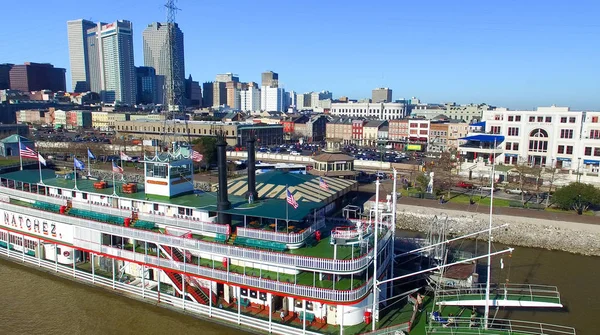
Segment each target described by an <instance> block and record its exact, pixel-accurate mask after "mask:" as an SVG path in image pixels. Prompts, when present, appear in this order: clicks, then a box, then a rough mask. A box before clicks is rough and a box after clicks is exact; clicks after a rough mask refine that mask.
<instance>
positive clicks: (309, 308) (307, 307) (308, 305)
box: [306, 301, 313, 311]
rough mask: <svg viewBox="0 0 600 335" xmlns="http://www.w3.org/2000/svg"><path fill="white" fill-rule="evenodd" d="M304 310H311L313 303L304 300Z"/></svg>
mask: <svg viewBox="0 0 600 335" xmlns="http://www.w3.org/2000/svg"><path fill="white" fill-rule="evenodd" d="M306 310H307V311H312V310H313V303H312V302H308V301H307V302H306Z"/></svg>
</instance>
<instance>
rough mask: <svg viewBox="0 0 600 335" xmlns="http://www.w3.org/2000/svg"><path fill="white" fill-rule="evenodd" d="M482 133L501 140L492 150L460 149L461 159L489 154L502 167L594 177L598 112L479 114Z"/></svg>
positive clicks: (599, 145) (599, 148) (599, 143)
mask: <svg viewBox="0 0 600 335" xmlns="http://www.w3.org/2000/svg"><path fill="white" fill-rule="evenodd" d="M482 121H485V133H488V134H498V135H503V136H505V140H504V143H502V145H501V146H499V147H498V148H496V149H492V148H491V147H489V148H483V147H481V146H474V145H471V144H469V143H467V144H464V145H461V146H460V148H459V150H460V151H461V153H462V154H463V157H465V158H467V159H476V158H477V157H482V156H488V157H489V155H490V154H491V153H492V150H493V151H494V153H495V154H496V160H497V161H498V162H502V163H504V164H516V163H523V162H525V163H528V164H533V165H538V166H545V167H552V166H554V167H556V168H557V169H563V170H570V171H571V172H575V173H576V172H577V171H578V170H579V171H580V172H582V173H585V174H588V173H589V174H592V175H593V174H596V175H597V174H598V166H599V165H600V112H583V111H571V110H569V108H568V107H555V106H552V107H539V108H537V110H535V111H511V110H505V109H503V110H499V109H497V110H489V111H484V112H483V118H482Z"/></svg>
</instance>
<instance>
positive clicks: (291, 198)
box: [286, 190, 298, 209]
mask: <svg viewBox="0 0 600 335" xmlns="http://www.w3.org/2000/svg"><path fill="white" fill-rule="evenodd" d="M286 191H287V203H288V204H290V205H292V207H294V209H296V208H298V203H297V202H296V199H294V195H292V192H290V190H286Z"/></svg>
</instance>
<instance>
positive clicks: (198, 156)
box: [190, 150, 204, 162]
mask: <svg viewBox="0 0 600 335" xmlns="http://www.w3.org/2000/svg"><path fill="white" fill-rule="evenodd" d="M190 158H191V159H192V160H193V161H194V162H201V161H202V159H204V156H202V154H201V153H199V152H198V151H196V150H192V155H191V156H190Z"/></svg>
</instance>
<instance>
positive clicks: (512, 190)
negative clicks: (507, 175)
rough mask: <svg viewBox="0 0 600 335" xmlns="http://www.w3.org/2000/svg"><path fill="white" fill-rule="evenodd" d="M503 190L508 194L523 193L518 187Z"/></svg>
mask: <svg viewBox="0 0 600 335" xmlns="http://www.w3.org/2000/svg"><path fill="white" fill-rule="evenodd" d="M504 192H506V193H508V194H521V193H523V190H522V189H520V188H518V187H517V188H507V189H505V190H504Z"/></svg>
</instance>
